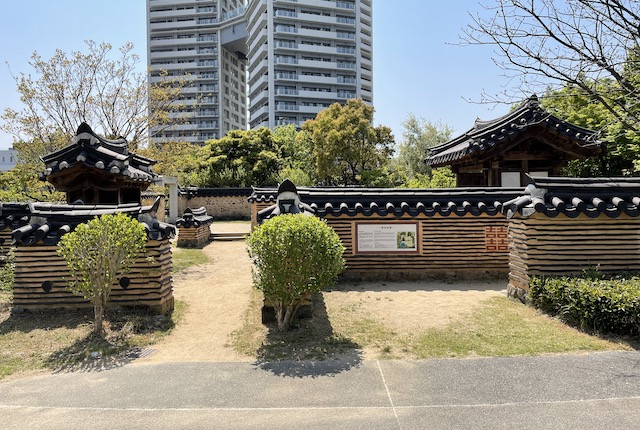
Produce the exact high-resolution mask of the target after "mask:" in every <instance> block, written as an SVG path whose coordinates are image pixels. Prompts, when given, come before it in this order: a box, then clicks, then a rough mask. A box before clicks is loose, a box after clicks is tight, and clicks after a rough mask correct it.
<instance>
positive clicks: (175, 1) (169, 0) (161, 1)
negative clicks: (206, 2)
mask: <svg viewBox="0 0 640 430" xmlns="http://www.w3.org/2000/svg"><path fill="white" fill-rule="evenodd" d="M193 1H194V0H150V1H149V5H150V6H151V7H160V6H180V5H183V4H190V3H193Z"/></svg>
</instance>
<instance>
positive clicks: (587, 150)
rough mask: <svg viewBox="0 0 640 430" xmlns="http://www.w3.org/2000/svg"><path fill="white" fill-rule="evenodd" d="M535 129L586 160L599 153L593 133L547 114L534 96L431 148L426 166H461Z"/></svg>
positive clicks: (477, 121) (478, 122)
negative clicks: (564, 143)
mask: <svg viewBox="0 0 640 430" xmlns="http://www.w3.org/2000/svg"><path fill="white" fill-rule="evenodd" d="M538 126H539V127H544V128H545V129H546V130H547V131H549V132H550V133H552V134H553V135H557V136H563V137H565V138H566V139H568V140H569V141H571V142H573V143H574V145H575V150H576V151H577V152H580V153H583V154H584V155H585V156H590V155H596V154H597V153H599V152H600V146H601V142H600V141H598V140H597V137H596V134H595V132H593V131H592V130H588V129H586V128H583V127H579V126H577V125H574V124H570V123H568V122H566V121H564V120H562V119H560V118H558V117H557V116H555V115H553V114H552V113H550V112H547V111H546V110H544V109H542V108H541V107H540V103H539V101H538V98H537V96H535V95H533V96H531V97H530V98H529V99H528V100H526V101H525V102H524V103H522V104H521V105H520V106H519V107H518V108H517V109H514V110H513V111H511V112H509V113H508V114H506V115H504V116H501V117H499V118H496V119H493V120H490V121H481V120H479V119H478V120H476V122H475V124H474V125H473V127H472V128H471V129H470V130H468V131H467V132H466V133H463V134H462V135H460V136H458V137H456V138H455V139H452V140H450V141H448V142H445V143H443V144H441V145H438V146H434V147H433V148H430V149H429V155H428V157H427V158H426V160H425V162H426V163H427V164H428V165H431V166H444V165H448V164H453V163H455V162H462V161H464V159H465V158H467V157H471V156H473V155H474V154H477V153H479V152H484V151H489V150H491V149H493V148H496V147H498V146H500V145H503V144H508V143H509V142H512V141H514V140H516V139H518V138H519V137H521V136H522V134H523V133H525V132H526V131H527V130H529V129H531V128H533V127H538Z"/></svg>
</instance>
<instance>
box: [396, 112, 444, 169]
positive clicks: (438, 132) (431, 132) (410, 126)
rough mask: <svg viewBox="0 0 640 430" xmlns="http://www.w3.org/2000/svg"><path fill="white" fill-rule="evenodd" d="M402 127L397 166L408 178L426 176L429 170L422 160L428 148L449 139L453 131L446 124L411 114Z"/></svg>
mask: <svg viewBox="0 0 640 430" xmlns="http://www.w3.org/2000/svg"><path fill="white" fill-rule="evenodd" d="M402 127H403V132H402V143H400V151H399V154H398V164H399V165H400V167H401V168H402V170H403V171H404V173H405V174H406V175H407V176H408V177H409V178H415V177H417V176H418V175H428V174H429V173H431V168H430V167H429V166H427V164H426V163H425V162H424V160H425V158H426V157H427V152H428V150H429V148H431V147H433V146H436V145H439V144H441V143H444V142H447V141H448V140H449V139H451V133H453V129H452V128H451V127H449V126H448V125H446V124H442V123H440V122H438V123H433V122H430V121H428V120H426V119H424V118H420V117H417V116H415V115H413V114H409V115H408V116H407V119H406V120H405V121H404V122H403V123H402Z"/></svg>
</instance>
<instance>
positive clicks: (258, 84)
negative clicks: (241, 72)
mask: <svg viewBox="0 0 640 430" xmlns="http://www.w3.org/2000/svg"><path fill="white" fill-rule="evenodd" d="M268 84H269V76H267V75H262V76H261V77H260V78H258V79H256V80H255V81H254V82H252V83H251V84H250V85H249V94H253V93H254V92H255V91H257V90H259V89H260V88H263V87H264V88H266V87H267V85H268Z"/></svg>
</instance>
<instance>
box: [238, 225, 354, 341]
mask: <svg viewBox="0 0 640 430" xmlns="http://www.w3.org/2000/svg"><path fill="white" fill-rule="evenodd" d="M247 247H248V250H249V255H250V257H251V259H252V261H253V279H254V286H255V287H256V288H257V289H259V290H261V291H262V292H263V294H264V297H265V299H267V301H269V303H271V304H272V305H273V308H274V310H275V312H276V319H277V321H278V328H279V329H280V330H281V331H284V330H287V329H288V328H289V327H290V325H291V323H292V321H293V320H294V318H295V315H296V312H297V311H298V308H299V307H300V304H301V303H302V300H303V299H304V298H305V297H308V296H309V295H310V294H313V293H315V292H318V291H320V290H321V289H322V288H324V287H327V286H329V285H330V284H331V283H332V282H333V281H334V280H335V279H336V277H337V276H338V275H339V274H340V272H342V270H343V269H344V260H343V258H342V254H343V253H344V246H342V243H341V242H340V237H339V236H338V235H337V234H336V232H335V231H334V230H333V229H332V228H331V227H329V226H328V225H327V223H326V222H324V221H323V220H321V219H320V218H316V217H314V216H306V215H303V214H295V215H291V214H288V215H279V216H277V217H274V218H272V219H270V220H268V221H266V222H265V223H264V224H262V225H261V226H259V227H258V228H256V229H255V230H254V231H253V233H251V235H250V236H249V238H248V239H247Z"/></svg>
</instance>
